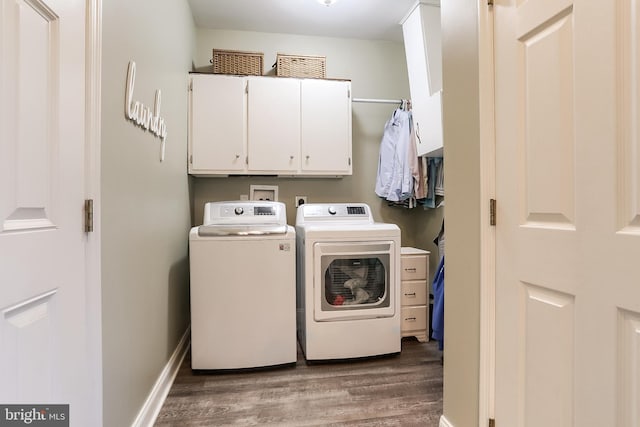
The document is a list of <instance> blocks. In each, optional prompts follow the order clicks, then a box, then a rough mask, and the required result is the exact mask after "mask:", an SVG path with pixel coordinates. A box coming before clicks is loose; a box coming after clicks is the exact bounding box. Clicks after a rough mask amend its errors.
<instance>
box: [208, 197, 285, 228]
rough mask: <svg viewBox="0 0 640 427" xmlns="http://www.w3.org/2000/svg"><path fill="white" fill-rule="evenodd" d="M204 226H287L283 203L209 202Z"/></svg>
mask: <svg viewBox="0 0 640 427" xmlns="http://www.w3.org/2000/svg"><path fill="white" fill-rule="evenodd" d="M202 223H203V225H227V224H229V225H231V224H233V225H237V224H254V225H264V224H269V225H272V224H279V225H286V224H287V214H286V208H285V205H284V204H283V203H280V202H270V201H244V200H243V201H235V202H209V203H206V204H205V205H204V218H203V221H202Z"/></svg>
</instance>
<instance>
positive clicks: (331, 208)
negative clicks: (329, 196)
mask: <svg viewBox="0 0 640 427" xmlns="http://www.w3.org/2000/svg"><path fill="white" fill-rule="evenodd" d="M329 213H330V214H331V215H335V214H336V208H334V207H333V206H329Z"/></svg>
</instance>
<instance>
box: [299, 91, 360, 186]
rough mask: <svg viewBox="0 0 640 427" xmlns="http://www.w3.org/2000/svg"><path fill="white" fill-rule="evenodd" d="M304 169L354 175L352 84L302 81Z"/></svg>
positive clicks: (302, 164) (302, 165)
mask: <svg viewBox="0 0 640 427" xmlns="http://www.w3.org/2000/svg"><path fill="white" fill-rule="evenodd" d="M301 94H302V109H301V111H302V117H301V119H302V129H301V131H302V138H301V148H302V151H301V154H302V159H301V161H302V163H301V165H300V166H301V171H302V173H304V174H308V175H322V174H327V173H330V174H334V173H335V174H338V175H351V84H350V82H344V81H335V80H313V79H307V80H302V81H301Z"/></svg>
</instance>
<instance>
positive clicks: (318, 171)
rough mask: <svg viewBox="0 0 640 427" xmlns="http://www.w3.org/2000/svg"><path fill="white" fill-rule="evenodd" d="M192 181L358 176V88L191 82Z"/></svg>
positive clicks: (213, 78)
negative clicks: (354, 155) (354, 153)
mask: <svg viewBox="0 0 640 427" xmlns="http://www.w3.org/2000/svg"><path fill="white" fill-rule="evenodd" d="M189 91H190V92H189V153H188V155H189V161H188V162H189V173H190V174H192V175H196V176H226V175H250V174H256V175H286V176H305V177H308V176H323V177H326V176H342V175H351V173H352V165H351V82H350V81H346V80H320V79H296V78H278V77H249V76H231V75H213V74H195V73H194V74H191V76H190V85H189Z"/></svg>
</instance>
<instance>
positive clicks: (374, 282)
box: [313, 242, 397, 320]
mask: <svg viewBox="0 0 640 427" xmlns="http://www.w3.org/2000/svg"><path fill="white" fill-rule="evenodd" d="M394 246H395V245H394V242H363V243H342V244H336V243H316V245H315V248H314V254H315V256H314V258H315V271H314V292H313V293H314V318H315V319H316V320H348V319H355V318H372V317H388V316H393V315H394V313H395V310H394V293H395V291H394V289H395V285H394V283H393V282H392V278H394V277H395V274H394V270H393V269H394V268H397V266H395V265H394V259H395V257H394V255H393V254H394V252H393V251H394V250H395V248H394Z"/></svg>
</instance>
